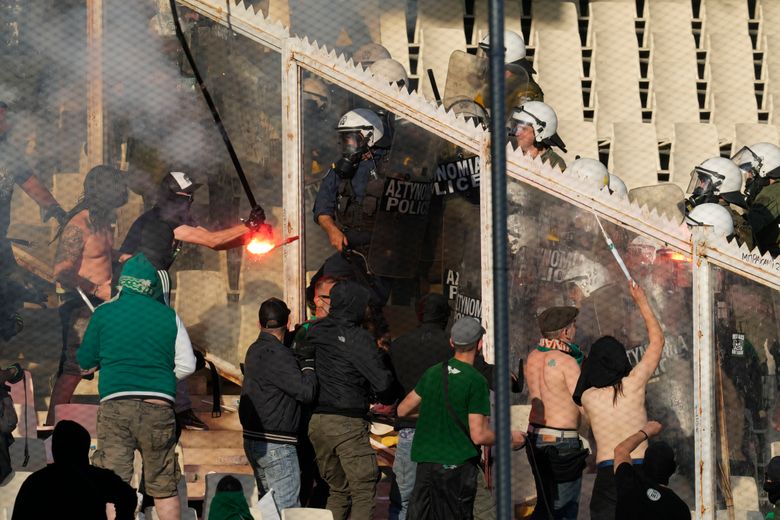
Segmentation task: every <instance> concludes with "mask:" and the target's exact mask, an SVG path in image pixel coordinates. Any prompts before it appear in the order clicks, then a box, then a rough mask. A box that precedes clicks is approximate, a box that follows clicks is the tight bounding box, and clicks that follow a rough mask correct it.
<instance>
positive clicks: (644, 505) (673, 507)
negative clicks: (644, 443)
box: [615, 462, 691, 520]
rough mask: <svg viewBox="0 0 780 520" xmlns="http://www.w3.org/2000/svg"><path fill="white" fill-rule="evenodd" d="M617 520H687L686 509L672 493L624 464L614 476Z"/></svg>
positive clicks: (688, 517)
mask: <svg viewBox="0 0 780 520" xmlns="http://www.w3.org/2000/svg"><path fill="white" fill-rule="evenodd" d="M615 488H616V490H617V505H616V506H615V519H616V520H623V519H625V520H641V519H644V518H647V519H658V518H663V519H664V520H683V519H684V520H690V518H691V511H690V509H689V508H688V505H687V504H686V503H685V502H683V501H682V499H681V498H680V497H678V496H677V495H676V494H675V493H674V491H672V490H671V489H669V488H667V487H664V486H661V485H659V484H656V483H654V482H653V481H651V480H650V479H648V478H647V477H645V476H644V475H643V474H642V470H641V469H638V467H634V466H632V465H631V464H629V463H627V462H624V463H623V464H621V465H620V466H619V467H618V469H617V472H615Z"/></svg>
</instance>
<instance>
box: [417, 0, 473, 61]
mask: <svg viewBox="0 0 780 520" xmlns="http://www.w3.org/2000/svg"><path fill="white" fill-rule="evenodd" d="M465 14H466V9H465V4H464V2H463V0H417V17H416V20H417V21H416V24H415V29H414V41H415V42H419V43H420V46H421V47H422V45H423V31H427V30H429V29H432V28H433V29H436V28H438V29H453V30H455V31H460V36H461V38H462V39H463V41H464V45H465V41H466V37H465V35H464V32H463V17H464V15H465ZM428 41H429V43H430V42H431V41H433V40H432V39H431V38H430V37H429V39H428ZM453 50H454V49H453ZM447 56H448V57H449V54H447ZM446 63H447V62H446V60H445V64H446Z"/></svg>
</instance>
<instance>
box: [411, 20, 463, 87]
mask: <svg viewBox="0 0 780 520" xmlns="http://www.w3.org/2000/svg"><path fill="white" fill-rule="evenodd" d="M458 50H460V51H465V50H466V36H465V35H464V33H463V29H462V28H460V29H453V28H443V27H433V26H431V27H426V28H425V29H423V30H422V31H421V33H420V57H419V61H418V62H417V75H418V76H419V78H420V83H419V84H420V85H421V86H420V87H418V90H419V91H420V92H421V93H422V94H423V95H424V96H425V97H426V98H427V99H430V100H434V99H435V98H434V93H433V89H432V86H431V82H430V79H429V77H428V69H431V70H432V71H433V75H434V77H435V79H436V85H437V87H438V89H439V95H443V92H442V90H443V89H444V84H445V82H446V80H447V66H448V65H449V62H450V54H452V52H453V51H458Z"/></svg>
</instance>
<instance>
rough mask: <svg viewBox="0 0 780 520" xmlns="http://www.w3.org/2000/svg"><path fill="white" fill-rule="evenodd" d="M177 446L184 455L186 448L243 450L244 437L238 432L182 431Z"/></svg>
mask: <svg viewBox="0 0 780 520" xmlns="http://www.w3.org/2000/svg"><path fill="white" fill-rule="evenodd" d="M179 444H181V447H182V449H183V450H184V452H185V454H186V452H187V448H213V447H214V446H219V447H220V448H243V446H244V437H243V435H242V433H241V432H240V431H234V430H209V431H202V432H201V431H193V430H182V432H181V438H179ZM185 456H186V455H185Z"/></svg>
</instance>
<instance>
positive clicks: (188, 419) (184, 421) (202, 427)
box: [176, 408, 209, 431]
mask: <svg viewBox="0 0 780 520" xmlns="http://www.w3.org/2000/svg"><path fill="white" fill-rule="evenodd" d="M176 420H177V421H178V423H179V425H180V426H181V428H182V429H185V430H196V431H207V430H208V429H209V425H208V424H206V423H204V422H203V421H201V420H200V418H199V417H198V416H197V415H195V412H193V411H192V409H191V408H190V409H189V410H185V411H183V412H180V413H177V414H176Z"/></svg>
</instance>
